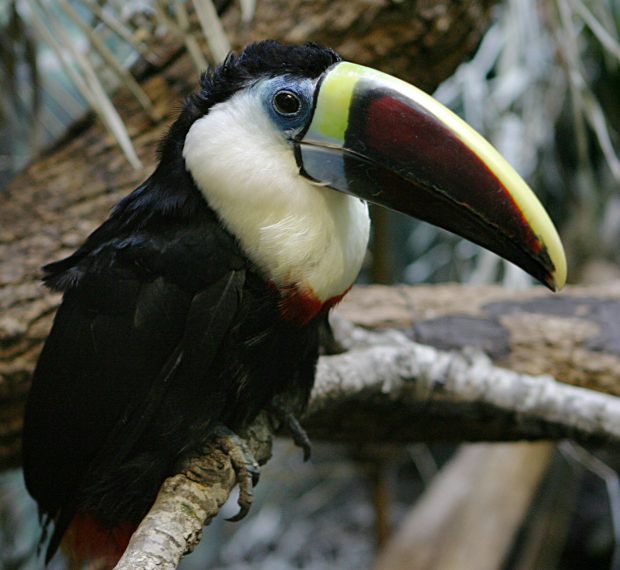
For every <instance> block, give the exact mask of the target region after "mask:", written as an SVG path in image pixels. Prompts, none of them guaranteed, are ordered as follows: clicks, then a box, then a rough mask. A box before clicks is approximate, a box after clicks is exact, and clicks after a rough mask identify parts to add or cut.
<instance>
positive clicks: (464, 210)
mask: <svg viewBox="0 0 620 570" xmlns="http://www.w3.org/2000/svg"><path fill="white" fill-rule="evenodd" d="M368 203H374V204H380V205H383V206H386V207H388V208H391V209H394V210H397V211H400V212H404V213H406V214H409V215H411V216H415V217H416V218H419V219H421V220H426V221H428V222H431V223H433V224H435V225H437V226H441V227H443V228H446V229H448V230H451V231H453V232H455V233H456V234H458V235H460V236H463V237H465V238H467V239H469V240H472V241H474V242H476V243H478V244H481V245H482V246H484V247H485V248H487V249H489V250H491V251H493V252H495V253H497V254H499V255H500V256H502V257H504V258H506V259H507V260H510V261H512V262H513V263H515V264H516V265H518V266H520V267H521V268H523V269H524V270H525V271H527V272H528V273H530V274H531V275H532V276H534V277H535V278H537V279H538V280H540V281H542V282H543V283H544V284H546V285H547V286H548V287H550V288H551V289H558V288H561V287H562V285H563V284H564V281H565V279H566V261H565V256H564V252H563V249H562V245H561V242H560V240H559V238H558V234H557V232H556V230H555V228H554V226H553V224H552V222H551V221H550V219H549V217H548V215H547V213H546V212H545V210H544V209H543V207H542V206H541V204H540V202H539V201H538V200H537V198H536V197H535V195H534V194H533V192H532V191H531V190H530V189H529V188H528V186H527V185H526V183H525V182H524V181H523V180H522V178H521V177H520V176H519V175H518V174H517V173H516V172H515V171H514V170H513V168H512V167H511V166H509V164H508V163H507V162H506V161H505V160H504V159H503V158H502V157H501V156H500V154H499V153H498V152H497V151H496V150H495V149H494V148H493V147H492V146H491V145H490V144H489V143H488V142H487V141H486V140H485V139H483V138H482V137H481V136H480V135H479V134H477V133H476V132H475V131H474V130H473V129H472V128H470V127H469V126H468V125H467V124H466V123H465V122H463V121H462V120H461V119H460V118H458V117H457V116H456V115H454V114H453V113H452V112H451V111H449V110H448V109H446V108H445V107H443V106H442V105H441V104H440V103H438V102H437V101H436V100H434V99H433V98H432V97H430V96H429V95H426V94H425V93H423V92H422V91H420V90H418V89H416V88H415V87H413V86H412V85H409V84H408V83H406V82H404V81H401V80H399V79H396V78H394V77H391V76H389V75H386V74H384V73H381V72H379V71H376V70H373V69H370V68H367V67H364V66H361V65H357V64H354V63H350V62H346V61H342V60H341V58H340V57H339V56H338V55H337V54H336V53H335V52H334V51H332V50H331V49H327V48H324V47H321V46H319V45H316V44H314V43H308V44H305V45H283V44H281V43H278V42H275V41H263V42H258V43H254V44H252V45H249V46H248V47H246V48H245V49H244V50H243V51H242V52H241V53H240V54H239V55H232V54H231V55H230V56H228V57H227V58H226V60H225V61H224V62H223V63H222V64H221V65H220V66H218V67H216V68H214V69H211V70H210V71H208V72H206V73H205V74H204V75H203V76H202V78H201V80H200V88H199V90H198V91H197V92H196V93H194V94H193V95H191V96H190V97H189V98H188V99H187V101H186V102H185V104H184V106H183V108H182V110H181V112H180V114H179V116H178V118H177V119H176V121H175V122H174V123H173V124H172V126H171V128H170V130H169V132H168V133H167V135H166V136H165V138H164V139H163V141H162V143H161V145H160V148H159V163H158V165H157V167H156V168H155V170H154V172H153V173H152V175H151V176H150V177H149V178H148V179H147V180H146V181H145V182H144V183H142V184H141V185H140V186H139V187H138V188H136V189H135V190H134V191H133V192H131V193H130V194H129V195H128V196H127V197H125V198H124V199H123V200H121V201H120V202H119V203H118V205H117V206H116V207H115V208H114V209H113V211H112V212H111V214H110V216H109V217H108V219H107V220H106V221H104V222H103V224H102V225H101V226H100V227H99V228H98V229H96V230H95V231H94V232H93V233H92V234H91V235H90V236H89V237H88V238H87V239H86V240H85V242H84V244H83V245H82V246H81V247H79V249H77V251H75V253H73V254H72V255H70V256H69V257H67V258H66V259H62V260H60V261H56V262H54V263H51V264H49V265H47V266H46V267H45V268H44V270H45V276H44V281H45V283H46V284H47V286H49V287H51V288H52V289H53V290H55V291H61V292H63V300H62V303H61V305H60V307H59V309H58V311H57V314H56V316H55V320H54V323H53V326H52V329H51V332H50V334H49V337H48V338H47V341H46V343H45V346H44V348H43V350H42V353H41V355H40V357H39V360H38V364H37V366H36V370H35V372H34V376H33V381H32V389H31V392H30V395H29V398H28V402H27V406H26V412H25V424H24V432H23V466H24V472H25V480H26V485H27V488H28V490H29V492H30V494H31V495H32V496H33V497H34V498H35V499H36V501H37V503H38V506H39V509H40V512H41V514H42V516H43V519H44V522H46V523H48V522H50V521H51V522H52V523H53V525H54V532H53V534H52V537H51V540H50V543H49V547H48V551H47V559H48V560H49V559H50V557H51V556H52V555H53V554H54V552H55V550H56V549H57V547H58V546H59V545H60V544H61V543H62V546H63V547H66V548H67V550H68V551H69V552H71V556H72V557H73V558H72V560H73V561H74V564H75V565H76V566H79V564H81V563H83V562H84V561H85V560H95V559H96V560H99V561H100V562H101V561H102V560H103V561H105V562H106V563H107V564H109V565H110V566H111V565H113V564H114V563H115V562H116V560H117V559H118V558H119V556H120V555H121V553H122V552H123V550H124V548H125V547H126V545H127V542H128V538H129V536H130V535H131V533H132V532H133V530H134V529H135V528H136V526H137V525H138V524H139V522H140V521H141V519H142V518H143V517H144V515H145V513H146V512H147V511H148V509H149V507H150V506H151V504H152V502H153V500H154V498H155V496H156V494H157V491H158V489H159V488H160V485H161V484H162V482H163V481H164V479H165V478H166V477H167V476H169V475H171V474H173V473H174V472H175V469H176V468H178V466H179V465H180V464H181V463H182V461H183V460H184V459H185V458H187V457H188V456H190V455H191V454H192V453H195V452H196V451H197V450H199V449H200V448H201V446H204V445H205V443H206V442H208V441H209V440H210V438H213V437H219V436H220V435H221V434H222V433H228V432H230V433H233V434H234V432H235V431H238V430H240V429H242V428H243V427H244V426H246V425H247V424H248V423H249V422H251V421H252V420H253V419H254V418H255V417H256V416H257V414H258V413H259V412H260V411H261V410H263V409H269V408H270V406H271V405H272V403H273V402H275V401H278V399H280V400H281V401H286V402H287V404H286V405H287V406H288V409H287V410H286V411H285V412H286V414H290V416H291V417H293V418H297V417H298V416H299V414H301V413H302V412H303V410H304V407H305V405H306V403H307V400H308V397H309V394H310V390H311V388H312V385H313V381H314V375H315V365H316V362H317V359H318V355H319V332H320V330H321V328H322V327H323V326H324V324H325V322H326V318H327V314H328V312H329V310H330V309H331V308H332V307H333V306H334V305H335V304H336V303H338V301H340V299H342V297H343V296H344V295H345V294H346V293H347V291H348V290H349V289H350V288H351V286H352V284H353V282H354V281H355V279H356V276H357V275H358V272H359V271H360V268H361V266H362V262H363V260H364V256H365V254H366V248H367V244H368V239H369V231H370V221H369V215H368ZM285 394H286V395H292V396H291V397H287V398H286V399H284V400H282V398H283V395H285ZM276 408H277V407H276ZM276 408H274V409H276ZM293 424H294V422H291V425H293ZM298 429H301V428H298ZM227 430H228V431H227ZM302 435H303V434H302ZM302 435H300V436H299V437H300V439H301V440H302V441H303V437H302Z"/></svg>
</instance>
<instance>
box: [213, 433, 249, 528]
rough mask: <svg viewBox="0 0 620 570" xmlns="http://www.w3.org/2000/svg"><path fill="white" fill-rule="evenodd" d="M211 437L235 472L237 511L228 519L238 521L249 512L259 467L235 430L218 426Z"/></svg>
mask: <svg viewBox="0 0 620 570" xmlns="http://www.w3.org/2000/svg"><path fill="white" fill-rule="evenodd" d="M213 437H214V439H213V442H214V444H215V445H217V446H218V447H219V448H220V449H221V450H222V451H224V453H226V455H228V457H229V458H230V462H231V463H232V466H233V469H234V470H235V473H236V474H237V484H238V485H239V498H238V499H237V504H238V505H239V512H238V513H237V514H236V515H235V516H234V517H230V518H229V519H228V520H229V521H232V522H236V521H240V520H241V519H242V518H244V517H245V516H246V515H247V514H248V512H250V507H251V506H252V500H253V498H254V493H253V491H252V488H253V487H254V486H255V485H256V484H257V483H258V479H259V478H260V469H259V466H258V463H257V462H256V459H254V455H252V452H251V451H250V449H249V448H248V446H247V445H246V443H245V441H243V440H242V439H241V438H240V437H239V436H238V435H237V434H236V433H235V432H233V431H232V430H230V429H228V428H227V427H225V426H220V427H218V428H217V429H216V430H215V433H214V434H213Z"/></svg>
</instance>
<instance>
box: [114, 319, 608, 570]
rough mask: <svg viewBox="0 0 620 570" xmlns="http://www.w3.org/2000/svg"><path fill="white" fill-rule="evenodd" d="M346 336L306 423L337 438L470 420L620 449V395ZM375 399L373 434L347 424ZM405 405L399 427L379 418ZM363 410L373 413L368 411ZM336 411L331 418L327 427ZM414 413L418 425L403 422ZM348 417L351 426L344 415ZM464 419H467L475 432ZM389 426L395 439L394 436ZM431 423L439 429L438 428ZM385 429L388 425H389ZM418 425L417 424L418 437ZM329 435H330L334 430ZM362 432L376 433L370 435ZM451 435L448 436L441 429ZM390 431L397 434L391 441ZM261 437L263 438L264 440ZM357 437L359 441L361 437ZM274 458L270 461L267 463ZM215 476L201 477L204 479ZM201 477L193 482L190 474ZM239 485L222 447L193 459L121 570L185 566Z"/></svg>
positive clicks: (398, 336)
mask: <svg viewBox="0 0 620 570" xmlns="http://www.w3.org/2000/svg"><path fill="white" fill-rule="evenodd" d="M334 330H335V333H336V336H337V338H338V339H339V340H340V341H341V342H342V343H344V344H346V345H347V347H348V348H349V350H348V351H347V352H346V353H343V354H340V355H337V356H327V357H323V358H321V360H320V361H319V365H318V369H317V379H316V384H315V388H314V391H313V394H312V399H311V402H310V407H309V410H308V413H307V417H306V420H305V422H304V423H305V425H306V426H307V427H308V428H309V429H310V432H311V434H312V433H313V429H312V428H313V426H315V430H317V431H318V432H319V435H321V434H322V435H324V436H329V439H330V440H333V439H338V437H339V436H341V437H343V439H348V440H352V439H356V440H357V439H360V440H363V441H365V442H368V441H372V439H373V438H372V435H371V434H372V433H376V432H377V431H378V432H380V433H381V436H380V437H379V438H375V439H378V440H379V441H386V440H390V439H392V440H395V441H402V442H405V441H408V440H411V439H424V440H428V439H432V438H433V431H434V429H435V428H434V427H433V425H432V424H433V423H435V422H438V423H442V422H443V419H442V418H444V416H445V417H452V423H453V429H454V432H455V434H456V433H460V437H459V438H458V439H468V436H470V435H472V434H471V433H470V432H468V431H467V427H466V426H467V423H468V422H472V421H473V422H474V423H475V422H479V423H480V424H481V425H484V423H485V421H486V418H488V417H493V418H494V419H493V421H494V422H495V421H497V420H496V418H497V416H502V417H503V420H502V421H503V423H504V425H503V429H504V430H505V431H504V433H511V434H513V435H514V437H515V438H517V437H518V438H530V439H537V438H564V437H572V438H575V439H577V440H582V441H598V442H602V441H605V442H620V398H617V397H616V396H611V395H608V394H603V393H599V392H595V391H592V390H588V389H584V388H578V387H574V386H570V385H568V384H565V383H562V382H558V381H556V380H555V379H553V378H551V377H550V376H531V375H527V374H520V373H517V372H514V371H511V370H506V369H502V368H499V367H497V366H495V365H493V363H492V362H491V360H490V359H489V358H488V357H487V356H486V355H484V354H483V353H481V352H477V351H471V350H466V351H442V350H438V349H435V348H433V347H430V346H425V345H420V344H417V343H414V342H412V341H411V340H409V339H408V338H407V337H406V336H405V335H403V334H402V333H400V332H398V331H395V330H387V331H380V332H376V331H367V330H364V329H362V328H360V327H355V326H354V325H352V324H351V323H349V322H347V321H345V320H343V319H342V318H340V319H335V322H334ZM360 400H361V401H363V402H371V403H372V406H374V407H375V409H374V413H369V414H368V415H366V416H365V423H366V424H371V426H370V428H368V429H367V430H364V429H361V428H360V426H357V425H356V426H354V427H355V429H352V426H351V425H349V426H348V427H347V421H348V420H347V416H348V413H347V410H351V409H359V407H360ZM431 403H432V406H433V414H432V418H427V421H425V422H423V423H421V422H420V421H419V413H420V410H421V409H422V408H424V407H427V406H429V405H430V404H431ZM382 406H385V407H386V409H388V410H389V409H390V408H393V407H395V406H396V407H398V409H399V415H398V419H399V423H398V424H397V425H396V424H393V422H392V421H391V418H390V419H388V418H386V415H382V414H379V413H377V410H379V409H381V407H382ZM362 407H363V406H362ZM326 410H327V411H328V416H329V418H330V420H329V422H328V423H327V424H323V423H322V422H323V420H324V419H325V417H324V416H325V413H326ZM403 410H408V412H409V415H410V418H409V421H408V422H407V421H403V415H405V414H406V412H403ZM339 415H340V416H341V417H343V418H344V420H343V422H342V425H338V424H337V423H336V424H335V420H334V418H336V417H338V416H339ZM463 417H466V418H467V422H466V423H465V426H464V425H463V422H462V419H463ZM386 423H387V424H388V426H389V427H388V434H386V433H385V431H386V427H385V425H386ZM429 424H430V425H429ZM379 426H381V427H379ZM408 426H414V427H413V430H411V429H410V428H409V427H408ZM252 429H253V432H251V433H250V434H249V435H247V436H246V438H247V439H246V441H247V443H248V445H249V447H250V448H251V449H252V450H254V451H255V452H256V450H261V449H262V448H263V447H264V445H265V441H267V440H269V430H270V427H269V426H268V425H267V424H265V419H264V417H261V418H259V420H258V421H257V423H256V424H255V425H254V426H253V427H252ZM326 430H328V431H326ZM360 431H362V432H365V431H368V432H369V433H368V434H367V433H362V435H360ZM439 431H440V433H442V434H445V430H439ZM389 433H392V434H394V437H392V438H390V437H389ZM256 434H259V436H258V439H257V435H256ZM353 436H354V437H353ZM264 459H265V457H264V456H261V460H264ZM200 472H202V473H203V474H206V475H205V476H203V477H196V476H195V474H196V473H200ZM188 473H191V474H192V476H188V475H187V474H188ZM234 485H235V472H234V469H233V467H232V464H231V463H230V462H229V461H228V460H227V459H226V457H224V456H222V452H221V450H217V449H215V450H209V451H208V453H207V454H206V455H204V456H201V457H197V458H195V459H193V460H192V461H191V462H190V464H189V465H188V466H187V468H186V469H184V470H183V473H182V474H180V475H176V476H174V477H171V478H169V479H168V480H167V481H166V482H165V483H164V485H163V486H162V489H161V491H160V494H159V496H158V498H157V501H156V502H155V504H154V506H153V508H152V509H151V511H150V512H149V514H148V515H147V517H146V518H145V519H144V521H143V523H142V524H141V525H140V528H139V529H138V531H137V532H136V533H135V535H134V537H133V538H132V541H131V542H130V545H129V548H128V550H127V552H126V553H125V556H124V557H123V559H122V560H121V562H120V563H119V565H118V566H117V567H116V568H117V570H126V569H129V568H135V567H140V568H144V569H150V568H159V569H161V568H166V569H168V568H169V569H172V568H176V565H177V564H178V562H179V560H180V558H181V556H182V555H183V553H184V552H189V551H191V549H192V548H193V547H194V546H195V545H196V544H197V542H198V540H199V537H200V535H201V531H202V528H203V526H204V524H208V523H209V522H210V521H211V520H212V518H213V517H214V516H216V514H217V513H218V511H219V508H220V507H221V505H222V504H223V503H224V502H225V501H226V499H227V498H228V495H229V494H230V492H231V490H232V488H233V487H234Z"/></svg>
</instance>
